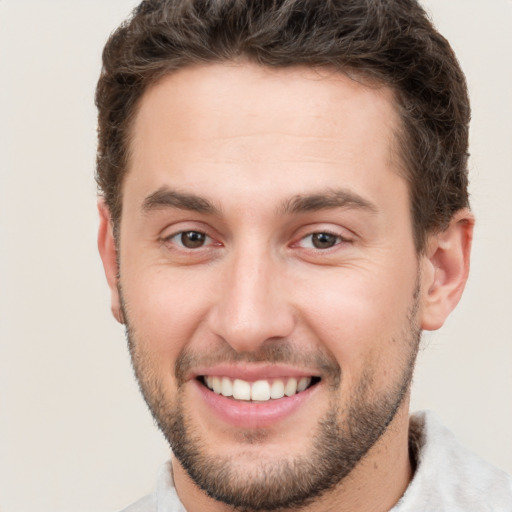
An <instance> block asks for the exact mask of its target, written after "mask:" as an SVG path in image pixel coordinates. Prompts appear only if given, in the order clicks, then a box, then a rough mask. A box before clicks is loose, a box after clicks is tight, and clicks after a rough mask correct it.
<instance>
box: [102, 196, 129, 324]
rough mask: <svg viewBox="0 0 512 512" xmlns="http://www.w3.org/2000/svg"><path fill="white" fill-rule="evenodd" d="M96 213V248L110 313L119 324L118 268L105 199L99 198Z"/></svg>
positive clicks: (120, 312) (121, 322)
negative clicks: (103, 273)
mask: <svg viewBox="0 0 512 512" xmlns="http://www.w3.org/2000/svg"><path fill="white" fill-rule="evenodd" d="M98 213H99V216H100V225H99V228H98V250H99V253H100V256H101V261H102V262H103V269H104V270H105V276H106V278H107V283H108V285H109V287H110V294H111V309H112V314H113V315H114V318H115V319H116V320H117V321H118V322H119V323H120V324H124V317H123V312H122V308H121V300H120V297H119V289H118V274H119V268H118V257H117V248H116V243H115V239H114V230H113V225H112V219H111V216H110V211H109V209H108V207H107V205H106V204H105V201H104V200H103V199H101V198H100V199H99V201H98Z"/></svg>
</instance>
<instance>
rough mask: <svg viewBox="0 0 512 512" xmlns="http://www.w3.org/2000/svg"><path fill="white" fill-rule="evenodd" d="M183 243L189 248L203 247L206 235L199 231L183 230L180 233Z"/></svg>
mask: <svg viewBox="0 0 512 512" xmlns="http://www.w3.org/2000/svg"><path fill="white" fill-rule="evenodd" d="M179 239H180V242H181V245H183V247H186V248H187V249H197V248H198V247H202V246H203V245H204V243H205V241H206V235H205V234H204V233H201V232H199V231H183V233H181V234H180V235H179Z"/></svg>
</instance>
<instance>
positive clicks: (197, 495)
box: [172, 397, 412, 512]
mask: <svg viewBox="0 0 512 512" xmlns="http://www.w3.org/2000/svg"><path fill="white" fill-rule="evenodd" d="M408 408H409V399H408V397H407V398H406V399H405V400H404V402H403V403H402V406H401V407H400V409H399V410H398V411H397V413H396V415H395V418H394V419H393V421H392V422H391V423H390V424H389V426H388V428H387V430H386V432H385V433H384V434H383V435H382V436H381V438H380V439H379V440H378V441H377V442H376V443H375V445H374V446H373V447H372V448H371V449H370V450H369V451H368V453H367V454H366V456H365V457H364V458H363V459H362V460H361V461H360V462H359V463H358V464H357V466H356V467H355V468H354V469H353V470H352V472H351V473H350V474H349V475H348V476H347V477H346V478H345V479H344V480H343V481H342V482H340V483H339V484H338V485H337V486H336V487H335V488H333V489H332V490H330V491H328V492H326V493H325V494H324V495H322V496H321V497H320V498H318V499H317V500H315V501H314V502H312V503H310V504H308V505H306V506H304V507H303V508H301V509H300V511H301V512H331V511H332V512H334V511H336V512H384V511H388V510H390V509H391V508H393V506H394V505H395V504H396V503H397V502H398V500H399V499H400V498H401V497H402V495H403V494H404V492H405V490H406V489H407V486H408V485H409V483H410V481H411V479H412V468H411V463H410V458H409V442H408V432H409V416H408ZM172 466H173V473H174V482H175V486H176V491H177V493H178V496H179V498H180V500H181V502H182V503H183V505H184V506H185V508H186V510H187V511H188V512H201V511H203V510H209V511H211V512H233V511H234V509H233V507H231V506H229V505H226V504H224V503H221V502H218V501H216V500H213V499H212V498H210V497H208V496H207V495H206V494H205V493H204V492H203V491H202V490H201V489H200V488H198V487H197V486H196V484H195V483H194V482H193V481H192V480H191V478H190V477H189V476H188V474H187V473H186V471H185V470H184V469H183V467H182V466H181V464H179V462H178V461H176V460H174V459H173V463H172Z"/></svg>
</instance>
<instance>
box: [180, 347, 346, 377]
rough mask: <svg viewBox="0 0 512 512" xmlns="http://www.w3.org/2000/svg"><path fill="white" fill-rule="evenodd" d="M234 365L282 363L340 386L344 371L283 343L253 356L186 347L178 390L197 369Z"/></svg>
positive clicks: (328, 359)
mask: <svg viewBox="0 0 512 512" xmlns="http://www.w3.org/2000/svg"><path fill="white" fill-rule="evenodd" d="M235 363H267V364H269V365H272V364H278V363H282V364H286V365H291V366H294V367H297V368H303V367H307V368H311V367H313V368H314V369H315V370H317V371H318V373H319V375H320V376H321V377H322V379H328V381H330V382H331V383H332V384H333V385H337V384H338V383H339V381H340V378H341V368H340V365H339V364H338V362H337V361H336V359H335V358H334V356H332V355H330V354H328V353H325V352H323V351H321V350H314V351H308V352H304V351H301V350H300V349H298V348H296V347H294V346H293V345H292V344H291V343H290V342H288V341H283V340H279V341H276V342H272V343H267V344H264V345H262V346H261V347H259V348H258V350H256V351H254V352H237V351H236V350H235V349H233V348H232V347H231V346H230V345H228V344H227V343H224V344H223V345H220V346H218V347H216V348H213V349H212V350H210V351H208V352H207V353H205V352H204V351H202V352H197V351H193V350H192V349H190V348H187V347H185V348H184V349H183V350H182V352H181V353H180V354H179V356H178V358H177V359H176V362H175V365H174V373H175V376H176V381H177V383H178V386H181V385H182V384H183V383H184V382H185V380H186V376H187V375H188V374H190V373H191V371H192V370H193V369H194V368H197V367H199V366H200V367H203V366H215V365H218V364H235Z"/></svg>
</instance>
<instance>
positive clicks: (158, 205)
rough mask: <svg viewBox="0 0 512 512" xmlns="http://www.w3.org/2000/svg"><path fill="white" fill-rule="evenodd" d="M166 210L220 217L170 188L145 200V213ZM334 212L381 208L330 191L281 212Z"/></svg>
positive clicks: (292, 202)
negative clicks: (347, 209) (334, 210)
mask: <svg viewBox="0 0 512 512" xmlns="http://www.w3.org/2000/svg"><path fill="white" fill-rule="evenodd" d="M163 208H178V209H180V210H189V211H194V212H198V213H203V214H207V215H219V214H220V210H219V208H217V207H216V206H214V205H213V203H211V202H210V201H209V200H208V199H205V198H204V197H201V196H198V195H195V194H190V193H186V192H179V191H177V190H173V189H171V188H169V187H167V186H163V187H160V188H159V189H158V190H157V191H155V192H153V193H152V194H150V195H149V196H147V197H146V199H144V202H143V203H142V211H143V212H144V213H149V212H151V211H154V210H160V209H163ZM334 208H355V209H362V210H367V211H369V212H370V213H372V214H375V213H377V211H378V208H377V207H376V206H375V205H374V204H373V203H371V202H370V201H368V200H366V199H364V198H363V197H361V196H360V195H358V194H356V193H354V192H352V191H350V190H346V189H337V190H327V191H326V192H319V193H313V194H299V195H296V196H293V197H291V198H290V199H288V200H286V201H285V202H284V203H283V204H282V205H281V207H280V208H279V209H278V212H279V213H281V214H284V215H290V214H297V213H307V212H312V211H320V210H330V209H334Z"/></svg>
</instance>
